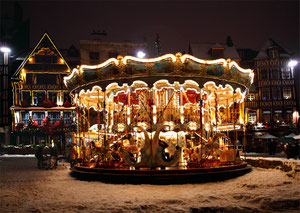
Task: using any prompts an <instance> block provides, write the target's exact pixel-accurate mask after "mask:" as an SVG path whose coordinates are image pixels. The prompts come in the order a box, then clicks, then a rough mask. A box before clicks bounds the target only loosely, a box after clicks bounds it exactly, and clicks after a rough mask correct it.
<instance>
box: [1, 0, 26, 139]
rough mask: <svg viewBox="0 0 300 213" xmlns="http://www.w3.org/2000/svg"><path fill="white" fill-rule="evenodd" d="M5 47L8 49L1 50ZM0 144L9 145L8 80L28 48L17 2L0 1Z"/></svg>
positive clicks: (9, 91) (9, 92) (24, 27)
mask: <svg viewBox="0 0 300 213" xmlns="http://www.w3.org/2000/svg"><path fill="white" fill-rule="evenodd" d="M3 47H6V48H8V49H6V50H5V49H3ZM0 48H1V51H0V143H9V140H10V139H9V136H10V127H11V114H10V110H9V107H10V106H11V105H12V98H11V97H12V87H11V83H10V78H11V76H12V73H13V70H15V69H16V67H18V66H19V63H20V61H21V60H20V57H21V58H22V55H24V51H25V52H26V50H28V48H29V19H27V20H24V19H23V10H22V8H21V6H20V4H19V3H18V2H15V1H0Z"/></svg>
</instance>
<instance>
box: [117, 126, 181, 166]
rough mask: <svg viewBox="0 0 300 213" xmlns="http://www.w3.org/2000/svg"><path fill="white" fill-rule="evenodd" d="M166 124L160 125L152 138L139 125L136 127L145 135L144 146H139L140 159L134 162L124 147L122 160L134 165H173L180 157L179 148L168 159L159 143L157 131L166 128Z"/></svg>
mask: <svg viewBox="0 0 300 213" xmlns="http://www.w3.org/2000/svg"><path fill="white" fill-rule="evenodd" d="M166 127H167V125H163V126H161V127H160V128H159V129H158V130H157V131H156V132H155V135H154V137H153V139H150V138H149V135H148V132H147V131H146V130H144V129H143V128H141V127H136V128H138V129H139V130H140V131H142V132H143V133H144V135H145V144H144V147H143V148H141V150H140V153H141V161H140V162H135V161H133V160H132V157H131V156H130V154H129V153H128V151H127V150H126V149H122V151H121V152H122V156H123V158H124V160H125V161H126V162H127V163H128V164H129V165H130V166H134V167H137V168H139V167H150V168H155V167H167V166H173V165H175V164H176V163H177V162H178V161H179V158H180V152H181V148H179V147H177V149H176V151H175V152H174V155H173V156H171V157H170V158H169V159H166V158H165V157H163V156H165V155H164V154H165V153H164V149H165V148H164V147H162V146H160V145H159V133H160V132H161V131H162V130H163V129H164V128H166Z"/></svg>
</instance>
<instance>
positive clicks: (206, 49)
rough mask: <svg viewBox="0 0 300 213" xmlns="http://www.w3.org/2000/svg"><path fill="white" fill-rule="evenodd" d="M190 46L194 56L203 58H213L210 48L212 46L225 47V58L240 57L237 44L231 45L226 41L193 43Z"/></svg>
mask: <svg viewBox="0 0 300 213" xmlns="http://www.w3.org/2000/svg"><path fill="white" fill-rule="evenodd" d="M190 48H191V51H192V54H193V56H195V57H197V58H201V59H212V56H211V54H210V50H211V49H212V48H224V58H225V59H227V58H230V59H240V56H239V53H238V51H237V49H236V47H235V46H232V47H229V46H227V45H226V44H224V43H191V44H190Z"/></svg>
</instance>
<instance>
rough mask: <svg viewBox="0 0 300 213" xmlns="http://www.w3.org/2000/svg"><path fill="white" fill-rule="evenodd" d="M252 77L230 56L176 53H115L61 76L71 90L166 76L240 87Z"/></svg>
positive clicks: (251, 72) (179, 80) (178, 79)
mask: <svg viewBox="0 0 300 213" xmlns="http://www.w3.org/2000/svg"><path fill="white" fill-rule="evenodd" d="M253 78H254V73H253V71H252V70H251V69H243V68H241V67H240V66H239V65H238V64H237V63H236V62H235V61H231V60H230V59H227V60H225V59H217V60H202V59H199V58H196V57H194V56H191V55H188V54H185V55H182V54H181V53H177V54H176V55H173V54H166V55H163V56H161V57H157V58H150V59H141V58H136V57H133V56H125V57H122V56H118V57H117V59H116V58H110V59H108V60H107V61H105V62H104V63H101V64H98V65H94V66H90V65H81V66H79V67H78V68H75V69H73V71H72V73H71V74H70V75H69V76H67V77H65V78H64V83H65V84H66V86H67V87H68V88H69V89H70V90H71V91H73V92H75V93H77V92H79V90H81V89H85V90H87V89H92V88H93V87H94V86H99V87H100V88H101V89H102V90H105V89H106V87H107V85H109V84H111V83H117V84H119V85H122V84H123V83H127V84H129V85H131V84H133V82H135V81H137V80H140V81H143V82H146V83H147V84H148V85H149V86H153V84H154V83H155V82H157V81H158V80H160V79H166V80H168V81H169V82H170V83H174V82H176V81H177V82H179V83H184V82H185V81H186V80H193V81H195V82H197V83H198V84H199V86H203V85H205V83H207V82H209V81H211V82H213V83H215V85H218V86H220V85H221V86H222V87H224V88H225V87H226V86H231V87H233V88H234V89H237V88H240V89H241V91H244V90H246V89H249V87H250V85H251V83H252V82H253Z"/></svg>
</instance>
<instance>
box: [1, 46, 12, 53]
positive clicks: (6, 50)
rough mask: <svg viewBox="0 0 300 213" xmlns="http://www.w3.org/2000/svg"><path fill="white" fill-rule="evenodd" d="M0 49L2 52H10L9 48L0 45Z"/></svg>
mask: <svg viewBox="0 0 300 213" xmlns="http://www.w3.org/2000/svg"><path fill="white" fill-rule="evenodd" d="M0 50H1V52H3V53H10V52H11V49H9V48H8V47H1V48H0Z"/></svg>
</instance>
